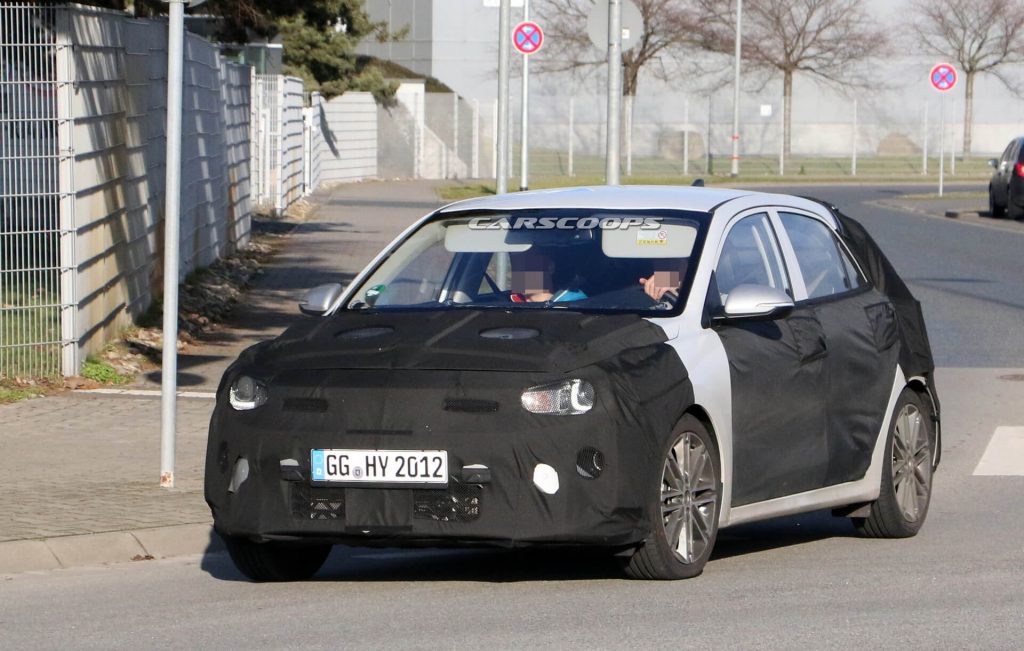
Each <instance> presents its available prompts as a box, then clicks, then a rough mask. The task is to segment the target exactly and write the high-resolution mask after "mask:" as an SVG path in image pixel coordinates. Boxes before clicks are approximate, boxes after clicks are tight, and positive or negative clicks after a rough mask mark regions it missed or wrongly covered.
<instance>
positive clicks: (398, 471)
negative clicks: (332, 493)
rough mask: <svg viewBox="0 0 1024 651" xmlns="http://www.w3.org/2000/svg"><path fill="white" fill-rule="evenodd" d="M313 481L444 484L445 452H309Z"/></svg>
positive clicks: (446, 454)
mask: <svg viewBox="0 0 1024 651" xmlns="http://www.w3.org/2000/svg"><path fill="white" fill-rule="evenodd" d="M310 469H311V471H312V476H313V481H332V482H346V483H347V482H351V483H361V484H447V483H448V452H446V451H445V450H319V449H318V450H311V451H310Z"/></svg>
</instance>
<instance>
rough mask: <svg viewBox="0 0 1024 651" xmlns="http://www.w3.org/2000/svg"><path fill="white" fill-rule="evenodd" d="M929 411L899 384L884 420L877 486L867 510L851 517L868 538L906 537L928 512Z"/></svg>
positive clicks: (931, 462) (930, 463)
mask: <svg viewBox="0 0 1024 651" xmlns="http://www.w3.org/2000/svg"><path fill="white" fill-rule="evenodd" d="M933 432H934V430H933V424H932V420H931V412H930V411H929V410H928V409H926V408H925V407H924V404H923V402H922V400H921V397H920V396H919V395H918V394H917V393H915V392H914V391H913V390H912V389H909V388H907V389H904V390H903V393H901V394H900V397H899V401H898V402H897V404H896V409H895V411H894V415H893V422H892V423H891V424H890V425H889V438H888V441H887V443H886V457H885V458H886V462H887V463H885V465H884V466H883V467H882V486H881V491H880V493H879V495H878V499H877V500H876V501H875V502H874V503H872V504H871V515H869V516H868V517H867V518H854V520H853V522H854V525H856V527H857V530H858V531H859V532H860V533H861V534H862V535H864V536H866V537H869V538H908V537H910V536H913V535H915V534H916V533H917V532H918V531H919V530H920V529H921V525H923V524H924V519H925V516H926V515H928V504H929V502H930V501H931V494H932V470H933V469H934V458H935V456H934V446H935V436H934V433H933Z"/></svg>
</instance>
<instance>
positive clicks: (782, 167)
mask: <svg viewBox="0 0 1024 651" xmlns="http://www.w3.org/2000/svg"><path fill="white" fill-rule="evenodd" d="M785 175H786V91H782V111H781V112H779V176H785Z"/></svg>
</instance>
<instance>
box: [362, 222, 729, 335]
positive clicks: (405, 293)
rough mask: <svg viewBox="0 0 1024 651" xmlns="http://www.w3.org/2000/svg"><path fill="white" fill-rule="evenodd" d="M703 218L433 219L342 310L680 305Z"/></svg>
mask: <svg viewBox="0 0 1024 651" xmlns="http://www.w3.org/2000/svg"><path fill="white" fill-rule="evenodd" d="M708 219H709V216H708V215H707V214H706V213H696V212H684V211H643V212H638V213H629V212H614V211H600V212H598V211H593V210H529V211H516V212H515V213H504V214H495V213H488V214H480V213H476V214H467V213H461V214H458V213H457V214H455V215H451V216H449V215H441V216H439V217H438V218H437V219H433V220H431V221H429V222H427V223H426V224H424V225H423V226H421V227H420V228H419V229H417V230H416V231H415V232H413V233H412V234H410V235H409V236H408V237H406V238H405V239H404V240H403V241H402V242H401V243H400V244H399V245H398V246H397V247H396V248H394V249H393V250H392V251H391V253H390V254H389V255H388V256H387V257H386V258H385V259H384V260H383V261H382V262H381V263H380V264H379V265H378V266H377V267H376V268H375V269H374V270H373V271H372V273H370V275H369V276H368V277H367V278H366V280H364V281H363V282H362V283H361V285H360V286H359V287H357V288H356V289H355V291H354V292H353V293H352V294H351V297H350V299H349V301H348V303H347V305H346V309H349V310H369V309H373V310H387V309H435V310H436V309H463V308H502V309H524V310H525V309H549V310H551V309H572V310H582V311H597V312H623V311H625V312H637V313H648V312H649V313H651V314H652V315H654V314H660V315H663V316H664V315H665V314H666V312H671V311H673V310H676V309H677V308H678V309H680V310H681V309H682V306H683V304H684V303H685V299H686V293H687V292H688V289H689V283H690V277H691V276H692V272H693V270H694V269H695V268H696V262H697V258H698V256H699V252H700V244H701V242H702V241H703V233H704V228H705V226H706V224H707V221H708Z"/></svg>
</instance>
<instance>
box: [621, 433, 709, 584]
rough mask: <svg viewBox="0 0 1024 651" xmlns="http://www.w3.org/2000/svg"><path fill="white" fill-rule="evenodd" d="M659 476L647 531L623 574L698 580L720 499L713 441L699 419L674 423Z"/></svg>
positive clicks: (706, 554) (644, 577)
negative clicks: (674, 428)
mask: <svg viewBox="0 0 1024 651" xmlns="http://www.w3.org/2000/svg"><path fill="white" fill-rule="evenodd" d="M659 471H660V472H659V476H658V477H657V478H656V479H657V486H654V485H653V484H654V482H652V485H651V488H652V490H651V491H650V498H649V499H650V503H649V507H650V513H651V518H652V525H653V526H652V527H651V531H650V533H649V534H648V536H647V538H646V539H645V540H644V542H643V543H641V544H640V546H639V547H637V548H636V549H635V550H633V552H632V555H631V556H630V557H629V559H628V560H627V562H626V565H625V570H626V574H627V575H628V576H629V577H630V578H633V579H688V578H691V577H694V576H697V575H699V574H700V573H701V572H702V571H703V570H704V564H705V563H707V560H708V558H709V557H710V556H711V550H712V549H713V548H714V546H715V539H716V538H717V536H718V515H719V511H720V510H721V509H720V506H721V500H722V483H721V482H722V480H721V472H720V470H719V462H718V452H717V448H716V446H715V441H714V439H713V438H712V436H711V434H710V433H708V431H707V428H705V427H704V425H703V424H702V423H701V422H700V421H699V420H697V419H696V418H694V417H692V416H686V417H685V418H684V419H683V420H682V421H680V424H679V426H677V428H676V434H675V435H674V436H672V437H670V438H669V443H668V445H667V446H666V448H665V449H664V450H663V451H662V463H661V467H660V469H659ZM655 489H656V490H655Z"/></svg>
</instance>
